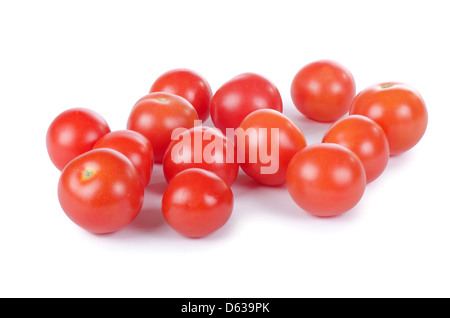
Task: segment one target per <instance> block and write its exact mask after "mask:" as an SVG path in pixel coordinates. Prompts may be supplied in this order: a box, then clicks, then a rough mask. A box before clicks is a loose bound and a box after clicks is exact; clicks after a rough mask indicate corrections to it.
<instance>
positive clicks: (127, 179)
mask: <svg viewBox="0 0 450 318" xmlns="http://www.w3.org/2000/svg"><path fill="white" fill-rule="evenodd" d="M58 197H59V202H60V203H61V207H62V208H63V210H64V212H65V213H66V214H67V216H68V217H69V218H70V219H71V220H72V221H73V222H75V223H76V224H77V225H79V226H80V227H82V228H83V229H85V230H87V231H89V232H92V233H97V234H101V233H109V232H114V231H117V230H120V229H121V228H123V227H124V226H126V225H127V224H129V223H131V221H133V220H134V219H135V217H136V216H137V215H138V213H139V211H140V210H141V208H142V204H143V200H144V187H143V186H142V182H141V178H140V176H139V173H138V171H137V170H136V168H135V167H134V165H133V164H132V163H131V161H130V160H129V159H128V158H127V157H125V156H124V155H123V154H121V153H120V152H118V151H116V150H112V149H94V150H91V151H88V152H86V153H84V154H82V155H80V156H78V157H76V158H75V159H73V160H72V161H71V162H70V163H69V164H68V165H67V166H66V167H65V168H64V170H63V171H62V173H61V176H60V179H59V183H58Z"/></svg>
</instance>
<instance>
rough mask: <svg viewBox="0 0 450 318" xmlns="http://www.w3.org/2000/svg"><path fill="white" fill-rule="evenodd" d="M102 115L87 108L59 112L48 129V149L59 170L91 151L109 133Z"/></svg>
mask: <svg viewBox="0 0 450 318" xmlns="http://www.w3.org/2000/svg"><path fill="white" fill-rule="evenodd" d="M110 131H111V130H110V129H109V126H108V124H107V123H106V121H105V119H103V117H102V116H100V115H99V114H97V113H96V112H94V111H93V110H90V109H86V108H71V109H68V110H66V111H64V112H62V113H61V114H59V115H58V116H57V117H56V118H55V119H54V120H53V121H52V123H51V124H50V126H49V127H48V130H47V137H46V142H47V151H48V154H49V156H50V159H51V160H52V162H53V164H54V165H55V166H56V168H58V169H59V170H62V169H64V167H65V166H66V165H67V164H68V163H69V161H70V160H72V159H73V158H75V157H77V156H78V155H81V154H82V153H85V152H86V151H89V150H91V149H92V147H94V144H95V143H96V142H97V140H99V139H100V138H101V137H102V136H104V135H106V134H107V133H109V132H110Z"/></svg>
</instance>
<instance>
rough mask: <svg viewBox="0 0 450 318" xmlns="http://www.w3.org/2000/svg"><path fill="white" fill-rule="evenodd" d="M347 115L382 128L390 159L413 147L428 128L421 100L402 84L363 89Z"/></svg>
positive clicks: (425, 111)
mask: <svg viewBox="0 0 450 318" xmlns="http://www.w3.org/2000/svg"><path fill="white" fill-rule="evenodd" d="M350 114H351V115H353V114H357V115H363V116H367V117H369V118H371V119H372V120H374V121H375V122H376V123H377V124H379V125H380V126H381V128H383V130H384V133H385V134H386V137H387V139H388V142H389V149H390V155H391V156H394V155H398V154H401V153H403V152H405V151H407V150H409V149H411V148H412V147H414V146H415V145H416V144H417V143H418V142H419V140H420V139H421V138H422V136H423V135H424V133H425V130H426V128H427V124H428V112H427V108H426V105H425V102H424V100H423V98H422V96H421V95H420V94H419V92H418V91H417V90H416V89H414V88H413V87H411V86H410V85H407V84H404V83H396V82H389V83H381V84H375V85H372V86H369V87H367V88H365V89H364V90H362V91H361V92H359V94H358V95H357V96H356V97H355V99H354V100H353V102H352V105H351V107H350Z"/></svg>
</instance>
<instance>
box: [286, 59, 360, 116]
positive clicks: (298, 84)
mask: <svg viewBox="0 0 450 318" xmlns="http://www.w3.org/2000/svg"><path fill="white" fill-rule="evenodd" d="M355 92H356V87H355V80H354V79H353V75H352V74H351V73H350V71H349V70H348V69H346V68H345V67H344V66H343V65H341V64H339V63H337V62H334V61H329V60H322V61H317V62H313V63H310V64H308V65H306V66H305V67H303V68H302V69H301V70H300V71H298V73H297V74H296V75H295V77H294V79H293V81H292V84H291V97H292V101H293V102H294V105H295V107H297V109H298V110H299V111H300V112H301V113H302V114H303V115H305V116H306V117H308V118H310V119H313V120H316V121H320V122H331V121H335V120H337V119H339V118H340V117H342V116H343V115H345V114H346V113H347V112H348V109H349V107H350V104H351V102H352V99H353V97H354V96H355Z"/></svg>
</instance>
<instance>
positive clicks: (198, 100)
mask: <svg viewBox="0 0 450 318" xmlns="http://www.w3.org/2000/svg"><path fill="white" fill-rule="evenodd" d="M153 92H166V93H171V94H174V95H178V96H181V97H184V98H186V99H187V100H188V101H189V102H190V103H191V104H192V106H194V108H195V110H196V111H197V114H198V117H199V118H200V119H201V120H202V121H205V120H206V119H208V117H209V105H210V103H211V98H212V95H213V94H212V90H211V87H210V86H209V83H208V82H207V81H206V79H205V78H204V77H203V76H202V75H200V74H198V73H196V72H194V71H192V70H188V69H183V68H180V69H174V70H171V71H168V72H166V73H164V74H162V75H161V76H160V77H158V78H157V79H156V81H155V82H154V83H153V85H152V87H151V88H150V93H153Z"/></svg>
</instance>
